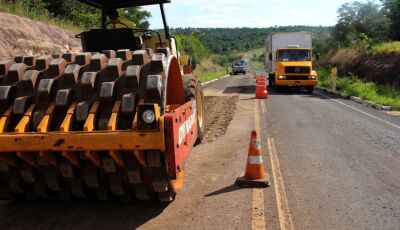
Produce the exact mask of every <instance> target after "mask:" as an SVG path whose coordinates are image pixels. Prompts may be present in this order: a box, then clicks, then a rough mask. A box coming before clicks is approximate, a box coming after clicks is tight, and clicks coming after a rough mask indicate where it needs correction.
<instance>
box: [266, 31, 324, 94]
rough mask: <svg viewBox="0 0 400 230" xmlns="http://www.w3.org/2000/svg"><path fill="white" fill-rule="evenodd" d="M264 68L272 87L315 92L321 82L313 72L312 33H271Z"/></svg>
mask: <svg viewBox="0 0 400 230" xmlns="http://www.w3.org/2000/svg"><path fill="white" fill-rule="evenodd" d="M265 57H266V59H265V69H266V71H267V73H268V75H269V84H270V85H271V86H273V87H275V88H276V90H277V91H280V90H281V89H282V88H283V87H305V88H306V89H307V92H308V93H312V92H313V90H314V86H315V85H317V83H318V77H317V73H316V72H315V71H313V69H312V34H311V33H310V32H290V33H271V34H270V35H269V36H268V38H267V41H266V55H265Z"/></svg>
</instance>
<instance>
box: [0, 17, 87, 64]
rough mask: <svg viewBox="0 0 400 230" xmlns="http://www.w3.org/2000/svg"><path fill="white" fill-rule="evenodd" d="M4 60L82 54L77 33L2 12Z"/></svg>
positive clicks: (0, 37) (0, 40) (0, 52)
mask: <svg viewBox="0 0 400 230" xmlns="http://www.w3.org/2000/svg"><path fill="white" fill-rule="evenodd" d="M0 21H1V27H0V58H1V59H5V58H10V57H13V56H18V55H33V56H39V55H43V54H54V53H63V52H78V51H79V50H80V41H79V40H78V39H77V38H75V33H74V32H71V31H67V30H63V29H60V28H57V27H55V26H50V25H47V24H45V23H42V22H37V21H32V20H30V19H27V18H24V17H20V16H16V15H11V14H7V13H3V12H0Z"/></svg>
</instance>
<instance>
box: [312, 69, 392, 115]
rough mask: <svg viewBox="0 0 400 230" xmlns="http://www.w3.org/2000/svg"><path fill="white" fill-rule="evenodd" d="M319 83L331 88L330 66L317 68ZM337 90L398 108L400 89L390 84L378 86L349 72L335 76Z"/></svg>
mask: <svg viewBox="0 0 400 230" xmlns="http://www.w3.org/2000/svg"><path fill="white" fill-rule="evenodd" d="M318 78H319V79H318V81H319V85H320V86H322V87H325V88H331V87H332V84H331V79H330V68H321V69H320V70H318ZM336 81H337V82H336V84H337V90H338V91H340V92H343V93H345V94H347V95H350V96H356V97H360V98H362V99H365V100H369V101H373V102H375V103H378V104H381V105H389V106H392V108H393V109H395V110H399V109H400V91H399V90H397V89H395V88H393V87H390V86H380V85H376V84H375V83H373V82H363V81H362V80H360V79H359V78H358V77H357V76H355V75H353V74H350V75H349V76H345V77H337V80H336Z"/></svg>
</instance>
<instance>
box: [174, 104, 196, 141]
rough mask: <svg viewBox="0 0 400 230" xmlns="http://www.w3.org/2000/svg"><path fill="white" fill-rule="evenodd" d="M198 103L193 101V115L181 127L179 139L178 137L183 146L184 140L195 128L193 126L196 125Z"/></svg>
mask: <svg viewBox="0 0 400 230" xmlns="http://www.w3.org/2000/svg"><path fill="white" fill-rule="evenodd" d="M196 110H197V107H196V101H193V104H192V114H191V115H190V116H189V118H188V119H186V121H185V122H184V123H183V124H182V125H181V126H179V137H178V144H179V145H181V144H182V142H183V140H184V139H185V138H186V136H187V135H188V134H189V132H190V130H191V129H192V128H193V125H194V124H196V112H197V111H196Z"/></svg>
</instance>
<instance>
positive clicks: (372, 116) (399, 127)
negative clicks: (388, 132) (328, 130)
mask: <svg viewBox="0 0 400 230" xmlns="http://www.w3.org/2000/svg"><path fill="white" fill-rule="evenodd" d="M315 94H317V95H320V96H322V97H325V98H328V99H330V100H332V101H334V102H336V103H338V104H341V105H343V106H346V107H348V108H350V109H352V110H354V111H357V112H359V113H361V114H364V115H366V116H368V117H371V118H374V119H376V120H378V121H381V122H383V123H385V124H387V125H389V126H392V127H394V128H396V129H400V126H398V125H395V124H393V123H391V122H388V121H385V120H383V119H381V118H379V117H375V116H374V115H371V114H369V113H367V112H364V111H361V110H359V109H356V108H354V107H353V106H350V105H347V104H345V103H343V102H341V101H338V100H336V99H333V98H331V97H328V96H326V95H323V94H319V93H315Z"/></svg>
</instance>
